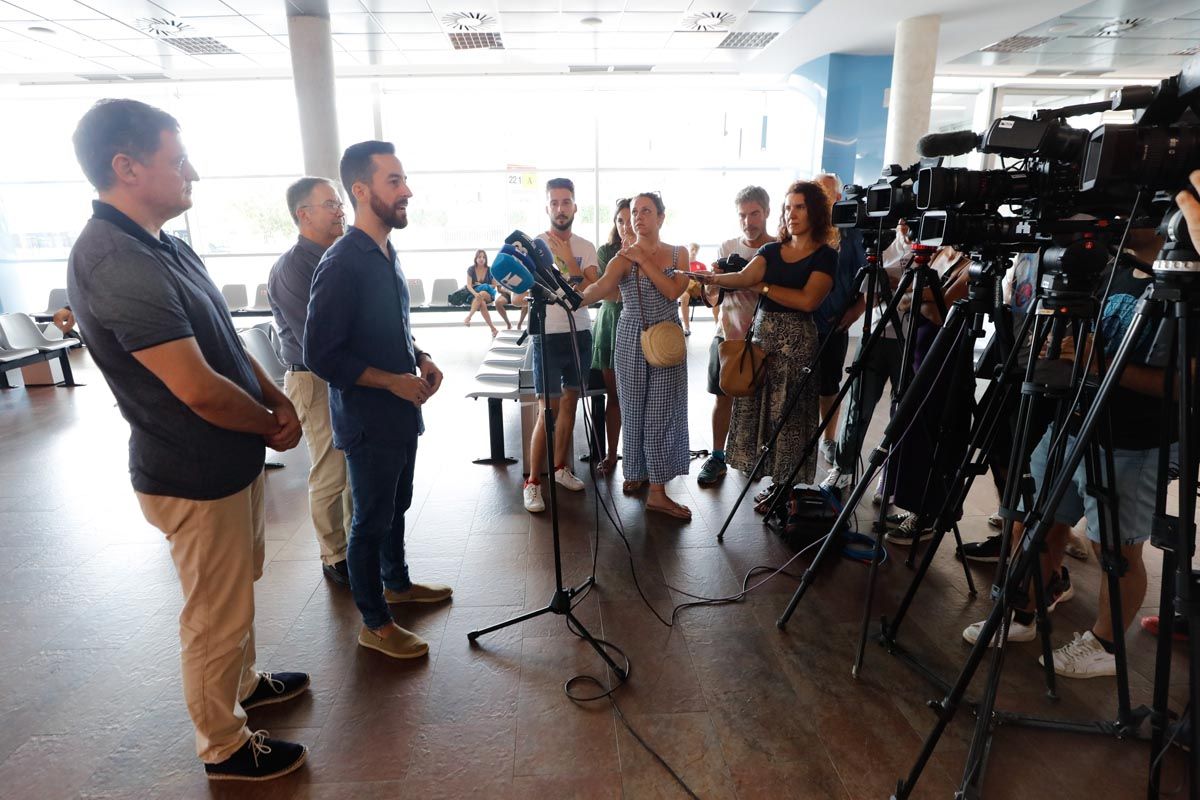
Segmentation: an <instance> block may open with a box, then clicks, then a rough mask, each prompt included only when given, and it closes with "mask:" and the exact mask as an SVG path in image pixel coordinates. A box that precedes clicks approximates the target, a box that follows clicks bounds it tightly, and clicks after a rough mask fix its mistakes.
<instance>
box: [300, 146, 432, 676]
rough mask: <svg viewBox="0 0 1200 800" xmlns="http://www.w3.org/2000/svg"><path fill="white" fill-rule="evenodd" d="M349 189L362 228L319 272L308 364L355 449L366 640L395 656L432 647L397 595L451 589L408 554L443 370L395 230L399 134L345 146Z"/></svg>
mask: <svg viewBox="0 0 1200 800" xmlns="http://www.w3.org/2000/svg"><path fill="white" fill-rule="evenodd" d="M341 174H342V185H343V186H344V187H345V189H346V194H347V196H348V197H349V198H350V205H351V207H353V208H354V225H352V226H351V227H350V228H349V230H347V231H346V235H345V236H343V237H342V238H341V239H339V240H338V241H337V242H336V243H335V244H334V245H333V246H332V247H330V248H329V249H328V250H327V251H326V252H325V255H324V257H323V258H322V259H321V263H320V264H319V265H317V271H316V273H315V274H314V275H313V283H312V290H311V293H310V298H309V301H308V321H307V323H306V324H305V327H304V363H305V366H307V367H308V368H309V369H310V370H312V371H313V372H314V373H315V374H316V375H317V376H318V377H320V378H321V379H323V380H325V381H327V382H328V383H329V388H330V395H329V411H330V417H331V420H332V422H333V445H334V447H336V448H338V449H339V450H342V451H343V452H345V454H346V466H347V468H348V472H349V475H350V492H351V495H352V496H353V501H354V519H353V521H352V523H351V527H350V539H349V543H348V546H347V550H346V563H347V565H348V566H349V573H350V591H351V593H352V594H353V595H354V603H355V605H357V606H358V610H359V611H360V612H361V613H362V618H363V629H362V630H361V631H360V632H359V635H358V643H359V644H360V645H361V646H363V647H366V648H369V649H372V650H377V651H379V652H381V653H383V654H385V655H388V656H390V657H392V658H419V657H421V656H424V655H426V654H427V653H428V652H429V645H428V644H427V643H426V642H425V641H424V640H423V639H422V638H421V637H419V636H417V635H416V634H415V633H412V632H411V631H407V630H405V629H404V628H401V627H400V626H399V625H397V624H396V623H395V622H393V621H392V615H391V611H390V610H389V609H388V605H389V604H390V603H436V602H440V601H442V600H446V599H448V598H449V597H450V595H451V589H450V587H449V586H440V585H436V584H420V583H413V581H412V580H411V579H410V577H409V574H408V564H407V563H406V562H405V560H404V512H405V511H407V510H408V507H409V505H411V503H412V493H413V469H414V462H415V460H416V456H417V436H418V435H419V434H420V433H421V432H422V431H423V429H424V428H423V425H422V422H421V406H422V405H424V404H425V401H427V400H428V399H429V398H430V397H431V396H433V394H434V393H435V392H437V390H438V388H439V387H440V386H441V385H442V373H441V371H440V370H439V369H438V368H437V365H436V364H434V363H433V360H432V359H430V358H429V355H428V354H427V353H424V352H422V351H421V350H420V349H418V348H417V346H416V344H415V343H414V342H413V337H412V326H411V324H410V320H409V298H408V282H407V281H406V280H405V278H404V273H403V272H402V271H401V269H400V262H399V260H398V259H397V258H396V250H395V248H393V247H392V244H391V242H389V241H388V235H389V234H390V233H391V232H392V231H393V230H395V229H397V228H403V227H405V226H407V225H408V199H409V198H410V197H412V191H411V190H410V189H409V188H408V176H407V175H405V174H404V167H403V166H402V165H401V164H400V160H399V159H398V158H396V150H395V147H394V146H393V145H392V144H391V143H390V142H377V141H369V142H359V143H358V144H354V145H351V146H350V147H348V148H346V152H345V153H344V154H343V155H342V163H341Z"/></svg>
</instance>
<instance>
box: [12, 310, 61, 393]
mask: <svg viewBox="0 0 1200 800" xmlns="http://www.w3.org/2000/svg"><path fill="white" fill-rule="evenodd" d="M55 333H58V334H59V338H57V339H52V338H50V337H47V336H46V335H45V334H43V333H42V332H41V331H40V330H38V326H37V323H35V322H34V321H33V319H31V318H30V317H29V316H28V315H26V314H0V347H3V348H4V349H5V350H6V351H14V350H16V351H23V350H33V351H35V352H36V353H37V354H38V356H39V357H38V358H37V359H35V362H36V361H50V360H51V359H58V362H59V365H60V367H61V369H62V376H63V380H62V385H63V386H75V385H76V383H75V376H74V374H73V373H72V372H71V359H70V351H71V350H72V349H74V348H76V347H79V346H80V344H81V343H80V341H79V340H78V339H64V338H62V334H61V333H59V331H58V329H57V328H56V329H55ZM18 363H19V364H20V366H27V365H26V364H24V363H21V360H19V359H13V360H10V361H8V362H6V364H5V366H4V369H5V371H7V370H10V369H16V368H17V366H16V365H17V364H18ZM31 363H33V362H31Z"/></svg>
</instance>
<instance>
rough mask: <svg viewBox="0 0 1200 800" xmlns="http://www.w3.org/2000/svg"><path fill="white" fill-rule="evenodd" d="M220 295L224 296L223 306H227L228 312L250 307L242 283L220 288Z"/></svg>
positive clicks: (229, 284)
mask: <svg viewBox="0 0 1200 800" xmlns="http://www.w3.org/2000/svg"><path fill="white" fill-rule="evenodd" d="M221 294H222V295H224V297H225V305H227V306H229V310H230V311H237V310H238V309H242V308H245V307H246V306H248V305H250V300H249V299H248V298H247V297H246V284H244V283H227V284H225V285H224V286H222V287H221Z"/></svg>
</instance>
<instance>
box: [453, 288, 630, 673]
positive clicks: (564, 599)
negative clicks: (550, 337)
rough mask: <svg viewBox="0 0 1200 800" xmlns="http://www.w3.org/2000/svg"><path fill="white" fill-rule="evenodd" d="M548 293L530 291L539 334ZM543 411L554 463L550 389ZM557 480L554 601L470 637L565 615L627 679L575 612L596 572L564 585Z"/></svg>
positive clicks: (532, 322) (533, 329)
mask: <svg viewBox="0 0 1200 800" xmlns="http://www.w3.org/2000/svg"><path fill="white" fill-rule="evenodd" d="M547 294H548V293H546V292H545V291H544V290H543V289H542V287H541V285H540V284H536V283H535V284H534V286H533V291H532V292H531V293H530V297H529V306H530V308H529V331H528V332H529V333H533V334H535V335H536V334H543V333H545V324H546V303H547V302H548V300H547ZM568 310H569V309H568ZM540 354H541V368H542V374H543V375H545V374H548V372H547V370H546V348H544V347H543V348H540ZM542 414H543V415H544V418H545V421H546V463H547V464H550V465H553V464H554V412H553V411H552V410H551V408H550V393H549V392H543V393H542ZM551 469H553V467H551ZM556 483H557V481H555V480H554V479H553V477H551V479H550V481H549V484H550V525H551V531H552V535H553V539H554V587H555V588H554V594H552V595H551V596H550V602H549V603H548V604H547V605H546V606H545V607H544V608H539V609H537V610H536V611H531V612H529V613H527V614H521V615H520V616H516V617H513V618H512V619H509V620H505V621H504V622H499V623H496V624H495V625H491V626H489V627H487V628H483V629H482V630H475V631H470V632H468V633H467V640H468V641H471V642H474V641H475V640H476V639H478V638H479V637H480V636H483V635H484V634H488V633H492V632H493V631H498V630H500V629H501V628H507V627H509V626H511V625H517V624H519V623H522V622H525V621H526V620H530V619H534V618H535V617H540V616H541V615H543V614H559V615H561V616H562V617H564V618H566V621H567V627H568V628H571V629H573V632H574V633H575V634H576V635H577V636H579V637H580V638H581V639H583V640H584V641H585V642H587V643H588V644H589V645H591V647H592V649H593V650H595V651H596V653H597V654H599V656H600V658H601V659H603V660H604V663H605V664H607V665H608V667H609V669H611V670H612V671H613V674H615V675H616V676H617V679H618V680H620V681H624V680H625V679H626V678H628V677H629V674H628V672H627V671H626V670H625V669H623V668H621V667H619V666H617V663H616V662H615V661H613V659H612V657H611V656H609V654H608V653H607V652H606V651H605V650H604V646H603V645H602V644H601V643H600V642H599V641H598V640H597V639H596V637H594V636H592V634H591V633H589V632H588V629H587V628H585V627H584V626H583V623H582V622H580V621H579V619H578V618H577V617H576V616H575V614H574V613H572V610H571V601H572V600H573V599H574V598H575V597H576V596H578V595H579V594H581V593H582V592H584V591H585V590H587V589H588V588H589V587H591V586H592V585H594V584H595V582H596V578H595V576H594V575H592V576H590V577H589V578H588V579H587V580H586V581H584V582H583V583H581V584H579V585H578V586H576V587H574V588H568V587H565V586H563V574H562V547H561V543H560V540H559V530H558V492H557V491H556Z"/></svg>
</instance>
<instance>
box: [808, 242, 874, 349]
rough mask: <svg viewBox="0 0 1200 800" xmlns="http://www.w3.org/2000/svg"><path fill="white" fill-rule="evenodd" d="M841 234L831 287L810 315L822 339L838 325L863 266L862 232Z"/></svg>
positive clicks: (865, 254) (865, 256) (865, 261)
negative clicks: (855, 279)
mask: <svg viewBox="0 0 1200 800" xmlns="http://www.w3.org/2000/svg"><path fill="white" fill-rule="evenodd" d="M841 233H842V241H841V244H840V245H838V261H837V271H835V272H834V273H833V287H832V288H830V290H829V294H827V295H825V299H824V300H823V301H822V302H821V305H819V306H817V311H816V313H814V314H813V321H814V322H816V323H817V333H819V334H820V335H821V336H823V337H824V336H828V335H829V333H830V331H832V330H834V329H836V328H837V325H838V323H839V322H841V321H842V314H843V312H844V311H845V310H846V302H847V301H848V300H849V299H850V297H851V296H852V295H853V294H854V276H855V275H857V274H858V270H859V269H860V268H861V267H862V266H863V265H864V264H866V263H867V250H866V248H865V247H863V240H862V232H861V231H856V230H843V231H842V232H841Z"/></svg>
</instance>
